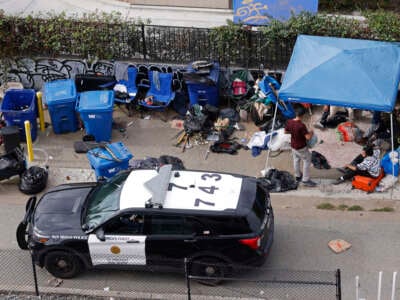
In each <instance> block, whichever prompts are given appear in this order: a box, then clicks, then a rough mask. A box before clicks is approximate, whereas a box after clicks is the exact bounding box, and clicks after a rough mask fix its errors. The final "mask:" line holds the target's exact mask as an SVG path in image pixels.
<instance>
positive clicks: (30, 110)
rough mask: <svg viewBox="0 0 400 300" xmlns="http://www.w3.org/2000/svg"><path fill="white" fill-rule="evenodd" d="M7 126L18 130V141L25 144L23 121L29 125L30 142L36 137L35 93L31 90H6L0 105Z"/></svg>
mask: <svg viewBox="0 0 400 300" xmlns="http://www.w3.org/2000/svg"><path fill="white" fill-rule="evenodd" d="M1 111H2V113H3V116H4V119H5V121H6V124H7V126H17V127H18V128H19V137H20V140H21V141H23V142H26V135H25V125H24V122H25V121H29V122H30V123H31V137H32V141H35V140H36V137H37V120H36V119H37V112H36V92H35V90H33V89H22V90H8V91H6V92H5V94H4V98H3V102H2V103H1Z"/></svg>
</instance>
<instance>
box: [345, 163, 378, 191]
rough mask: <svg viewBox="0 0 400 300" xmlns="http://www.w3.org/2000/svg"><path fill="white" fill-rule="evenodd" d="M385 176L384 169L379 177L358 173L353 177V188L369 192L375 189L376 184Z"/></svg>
mask: <svg viewBox="0 0 400 300" xmlns="http://www.w3.org/2000/svg"><path fill="white" fill-rule="evenodd" d="M383 176H385V173H384V172H383V170H382V169H381V172H380V174H379V176H378V177H377V178H372V177H367V176H361V175H356V176H354V177H353V180H352V182H351V185H352V188H353V189H359V190H362V191H366V192H367V193H368V194H369V193H372V192H374V191H375V188H376V186H377V185H378V184H379V182H380V181H381V179H382V178H383Z"/></svg>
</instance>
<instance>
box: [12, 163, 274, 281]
mask: <svg viewBox="0 0 400 300" xmlns="http://www.w3.org/2000/svg"><path fill="white" fill-rule="evenodd" d="M273 232H274V215H273V210H272V207H271V202H270V198H269V194H268V192H267V191H266V190H265V189H264V188H263V187H262V186H261V185H260V184H258V183H257V179H256V178H254V177H247V176H242V175H236V174H227V173H214V172H204V171H189V170H172V167H171V165H164V166H162V167H160V168H159V169H158V170H155V169H151V170H133V171H125V172H122V173H119V174H117V175H116V176H114V177H113V178H111V179H109V180H107V181H104V182H101V183H79V184H77V183H75V184H66V185H61V186H58V187H55V188H52V189H50V190H49V191H48V192H47V193H46V194H44V195H43V196H42V198H41V199H40V201H38V203H37V204H36V198H35V197H32V198H30V199H29V200H28V202H27V205H26V214H25V217H24V219H23V221H22V222H21V224H20V226H19V227H18V229H17V240H18V243H19V245H20V247H21V248H23V249H28V248H29V249H30V250H31V252H32V255H33V258H34V261H35V263H36V264H37V265H39V266H40V267H45V268H46V269H47V270H48V271H49V272H50V273H51V274H52V275H54V276H55V277H60V278H72V277H74V276H76V275H78V274H79V273H80V272H82V271H84V270H85V269H89V268H93V267H107V266H112V267H114V268H117V267H127V266H128V267H136V268H137V267H140V266H142V267H154V266H162V265H163V264H165V263H166V262H168V261H175V262H181V264H179V263H177V264H176V266H179V265H180V266H179V267H182V266H183V261H184V259H185V258H186V259H187V260H189V261H191V262H193V264H192V266H193V268H192V269H191V272H192V274H194V275H197V276H205V277H210V279H211V277H222V276H224V268H223V267H221V266H226V268H227V267H228V266H232V265H235V264H240V265H243V264H246V265H248V264H254V265H261V264H262V263H263V262H264V261H265V258H266V257H267V255H268V254H269V250H270V247H271V245H272V241H273ZM194 262H198V264H197V265H196V264H194ZM195 266H197V267H195ZM229 268H230V267H229Z"/></svg>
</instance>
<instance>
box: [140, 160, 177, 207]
mask: <svg viewBox="0 0 400 300" xmlns="http://www.w3.org/2000/svg"><path fill="white" fill-rule="evenodd" d="M171 171H172V165H163V166H161V167H160V168H159V169H158V174H157V176H155V177H153V178H152V179H150V180H148V181H146V182H145V183H144V186H145V187H146V188H147V189H148V190H149V191H150V193H151V195H152V197H151V198H150V199H149V200H147V201H146V203H145V207H146V208H152V207H154V206H155V207H158V208H163V205H164V201H165V197H166V195H167V191H168V186H169V181H170V179H171Z"/></svg>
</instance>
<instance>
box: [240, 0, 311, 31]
mask: <svg viewBox="0 0 400 300" xmlns="http://www.w3.org/2000/svg"><path fill="white" fill-rule="evenodd" d="M233 10H234V16H233V21H234V22H235V23H244V24H247V25H266V24H268V23H269V22H270V21H271V20H272V19H277V20H280V21H284V20H287V19H289V18H290V17H291V15H292V14H294V15H296V14H298V13H300V12H302V11H309V12H313V13H315V12H317V11H318V0H234V2H233Z"/></svg>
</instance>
